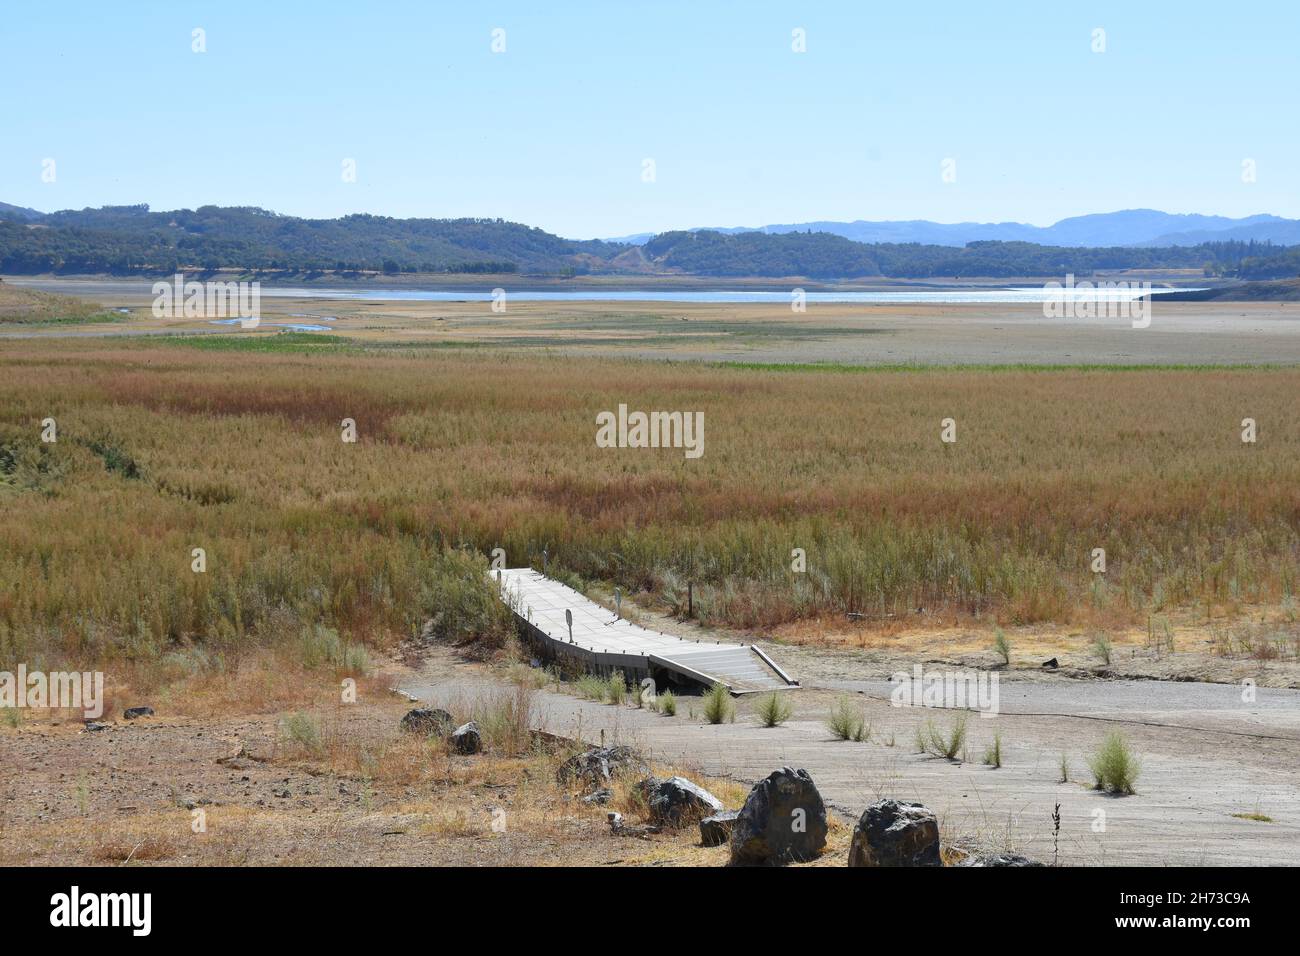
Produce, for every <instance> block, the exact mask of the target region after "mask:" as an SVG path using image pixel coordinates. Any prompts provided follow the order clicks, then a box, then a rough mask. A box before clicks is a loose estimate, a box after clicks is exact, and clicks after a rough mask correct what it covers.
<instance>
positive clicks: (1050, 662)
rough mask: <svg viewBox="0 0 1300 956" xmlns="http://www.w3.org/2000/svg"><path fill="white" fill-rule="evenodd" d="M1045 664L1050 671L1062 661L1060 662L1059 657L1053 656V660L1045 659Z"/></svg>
mask: <svg viewBox="0 0 1300 956" xmlns="http://www.w3.org/2000/svg"><path fill="white" fill-rule="evenodd" d="M1043 666H1044V667H1046V668H1047V669H1048V670H1049V671H1054V670H1056V669H1057V668H1058V667H1060V666H1061V665H1060V662H1058V661H1057V659H1056V658H1055V657H1053V658H1052V659H1051V660H1048V661H1043Z"/></svg>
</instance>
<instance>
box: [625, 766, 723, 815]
mask: <svg viewBox="0 0 1300 956" xmlns="http://www.w3.org/2000/svg"><path fill="white" fill-rule="evenodd" d="M641 790H642V792H643V793H645V795H646V806H648V807H649V808H650V818H651V819H652V820H654V821H655V822H656V823H660V824H665V825H668V826H674V827H679V826H681V825H682V824H683V823H685V822H686V821H688V820H692V819H695V820H698V819H699V818H701V817H706V816H708V815H710V814H713V813H718V812H719V811H721V810H722V801H721V800H719V799H718V798H717V797H715V796H714V795H713V794H711V793H709V791H707V790H705V789H704V788H703V787H701V786H698V785H697V784H694V783H692V782H691V781H689V780H687V779H686V778H685V777H669V778H668V779H667V780H655V779H654V778H650V779H648V780H643V781H641Z"/></svg>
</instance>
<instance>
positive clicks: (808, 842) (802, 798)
mask: <svg viewBox="0 0 1300 956" xmlns="http://www.w3.org/2000/svg"><path fill="white" fill-rule="evenodd" d="M825 846H826V804H824V803H823V802H822V797H821V794H820V793H818V792H817V787H816V785H815V784H814V783H813V781H812V777H810V776H808V771H807V770H802V769H801V770H792V769H791V768H790V767H782V768H781V769H780V770H777V771H774V772H773V773H771V774H769V775H768V777H767V778H766V779H765V780H760V781H759V782H758V783H757V784H755V785H754V789H753V790H751V791H750V792H749V796H748V797H747V798H746V800H745V805H744V806H743V807H742V808H741V809H740V812H739V813H738V814H737V815H736V819H735V822H734V824H733V825H732V830H731V862H732V863H733V864H736V865H740V866H759V865H764V864H778V865H779V864H782V863H786V862H792V861H793V862H799V861H803V860H811V859H813V858H815V857H816V856H817V855H818V854H819V853H821V851H822V850H823V849H824V848H825Z"/></svg>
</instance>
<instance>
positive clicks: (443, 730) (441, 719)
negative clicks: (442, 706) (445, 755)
mask: <svg viewBox="0 0 1300 956" xmlns="http://www.w3.org/2000/svg"><path fill="white" fill-rule="evenodd" d="M455 725H456V722H455V721H454V720H453V719H452V716H451V714H449V713H447V712H446V711H445V710H438V709H436V708H435V709H433V710H426V709H425V708H422V707H420V708H416V709H415V710H408V711H407V712H406V716H404V717H403V718H402V730H404V731H406V732H407V733H408V734H424V735H425V736H426V737H432V736H434V735H435V734H436V735H438V736H439V737H445V736H446V735H447V732H448V731H450V730H451V728H452V727H454V726H455Z"/></svg>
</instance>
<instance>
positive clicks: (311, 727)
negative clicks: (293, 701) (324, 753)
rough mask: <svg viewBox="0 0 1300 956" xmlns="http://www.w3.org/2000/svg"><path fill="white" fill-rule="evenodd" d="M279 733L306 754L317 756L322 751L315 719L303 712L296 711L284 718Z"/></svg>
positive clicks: (318, 727)
mask: <svg viewBox="0 0 1300 956" xmlns="http://www.w3.org/2000/svg"><path fill="white" fill-rule="evenodd" d="M280 733H281V735H282V736H284V737H285V738H286V739H287V740H289V741H290V742H291V743H294V744H296V745H298V746H299V747H301V748H302V749H303V750H306V751H307V752H308V753H312V754H319V753H320V752H321V750H322V749H323V748H322V746H321V733H320V726H319V725H318V724H317V723H316V719H315V718H314V717H312V716H311V714H308V713H306V712H305V711H301V710H300V711H296V712H295V713H292V714H290V715H289V716H288V717H286V718H285V719H284V720H283V721H282V722H281V724H280Z"/></svg>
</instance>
